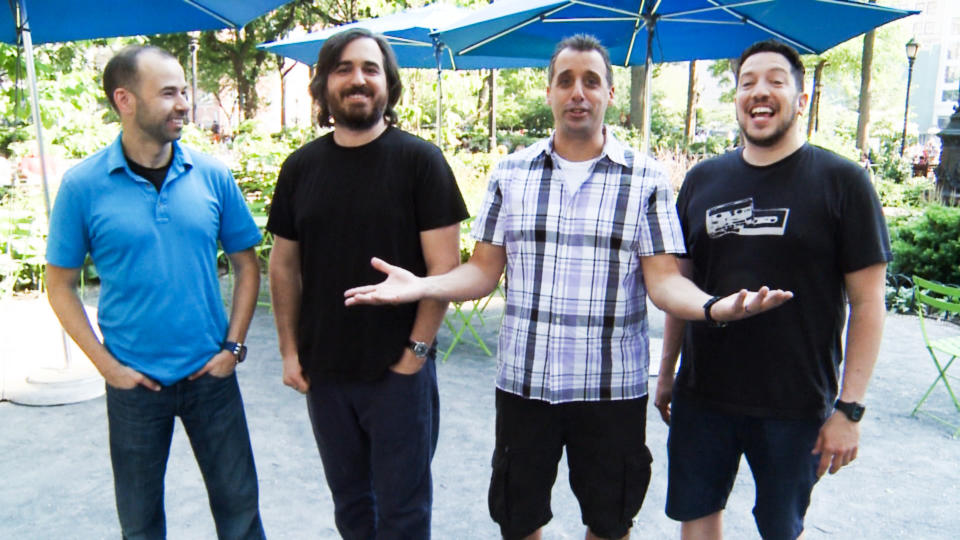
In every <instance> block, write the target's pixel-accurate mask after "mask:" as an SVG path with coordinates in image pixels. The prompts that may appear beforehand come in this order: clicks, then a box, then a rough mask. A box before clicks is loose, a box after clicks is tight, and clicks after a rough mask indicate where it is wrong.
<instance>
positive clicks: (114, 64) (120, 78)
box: [103, 45, 179, 112]
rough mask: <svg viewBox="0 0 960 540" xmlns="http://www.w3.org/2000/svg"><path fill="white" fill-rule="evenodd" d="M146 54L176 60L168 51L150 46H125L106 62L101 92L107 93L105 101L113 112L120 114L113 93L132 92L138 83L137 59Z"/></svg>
mask: <svg viewBox="0 0 960 540" xmlns="http://www.w3.org/2000/svg"><path fill="white" fill-rule="evenodd" d="M146 52H152V53H156V54H159V55H160V56H162V57H164V58H172V59H173V60H177V57H176V56H174V55H172V54H170V53H169V52H168V51H165V50H163V49H161V48H160V47H153V46H150V45H127V46H126V47H124V48H122V49H120V51H119V52H118V53H117V54H115V55H113V58H111V59H110V61H109V62H107V66H106V67H105V68H103V91H104V92H106V93H107V100H108V101H109V102H110V106H111V107H113V110H115V111H117V112H120V111H119V109H117V104H116V102H114V101H113V93H114V91H116V89H117V88H126V89H128V90H131V91H133V88H134V87H135V86H137V84H139V83H140V73H139V71H138V70H137V59H138V58H139V57H140V55H141V54H143V53H146ZM178 62H179V60H178Z"/></svg>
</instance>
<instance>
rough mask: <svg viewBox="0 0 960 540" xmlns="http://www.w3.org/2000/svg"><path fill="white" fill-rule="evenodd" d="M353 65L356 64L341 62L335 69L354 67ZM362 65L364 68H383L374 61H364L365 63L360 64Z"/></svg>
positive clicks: (348, 61) (350, 61)
mask: <svg viewBox="0 0 960 540" xmlns="http://www.w3.org/2000/svg"><path fill="white" fill-rule="evenodd" d="M353 64H354V62H353V61H352V60H340V61H339V62H337V64H336V65H335V66H334V67H335V68H338V67H341V66H352V65H353ZM360 65H362V66H363V67H370V66H374V67H378V68H380V67H382V66H381V65H380V64H379V63H377V62H374V61H373V60H364V61H363V62H361V63H360Z"/></svg>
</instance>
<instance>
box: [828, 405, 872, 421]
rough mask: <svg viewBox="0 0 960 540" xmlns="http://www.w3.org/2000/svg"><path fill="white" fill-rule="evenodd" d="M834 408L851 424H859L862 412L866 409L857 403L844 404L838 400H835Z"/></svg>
mask: <svg viewBox="0 0 960 540" xmlns="http://www.w3.org/2000/svg"><path fill="white" fill-rule="evenodd" d="M835 407H836V408H837V410H838V411H840V412H842V413H843V414H845V415H846V416H847V418H849V419H850V421H852V422H859V421H860V419H861V418H863V412H864V411H865V410H866V407H864V406H863V405H861V404H859V403H855V402H854V403H846V402H843V401H840V400H837V403H836V405H835Z"/></svg>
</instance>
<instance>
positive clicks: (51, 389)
mask: <svg viewBox="0 0 960 540" xmlns="http://www.w3.org/2000/svg"><path fill="white" fill-rule="evenodd" d="M17 3H18V5H19V7H20V16H21V21H22V23H23V27H22V33H21V36H22V37H23V50H24V55H25V56H26V61H27V78H28V79H29V84H30V99H31V101H32V105H33V106H32V107H31V109H32V110H31V113H32V117H33V125H34V126H35V127H36V130H37V154H38V157H39V158H40V172H41V176H42V180H43V206H44V211H45V212H46V216H47V223H49V222H50V186H49V177H48V175H47V159H46V153H45V151H44V148H43V124H41V123H40V99H39V97H38V96H37V72H36V69H35V66H34V63H33V39H32V37H31V35H30V22H29V21H30V19H29V18H28V17H27V7H26V2H25V0H17ZM60 340H61V342H62V344H63V358H64V363H63V367H61V368H55V369H49V368H47V369H43V368H41V370H39V371H40V373H36V372H35V373H34V374H31V375H29V376H27V377H26V380H25V383H26V386H27V388H26V389H25V390H24V391H23V392H13V393H12V395H10V396H8V395H7V394H8V392H7V391H6V390H7V389H6V388H3V390H4V398H6V399H10V401H13V402H16V403H22V404H25V405H60V404H65V403H76V402H78V401H86V400H88V399H93V398H95V397H98V396H100V395H102V394H103V392H104V387H103V378H101V377H100V376H99V374H97V373H96V371H93V372H92V373H90V372H89V370H88V371H86V372H84V373H80V372H76V373H74V371H75V370H73V369H72V368H74V367H75V366H73V365H72V364H73V363H72V362H71V351H70V340H69V338H68V337H67V333H66V332H65V331H64V330H63V327H62V326H61V327H60ZM31 390H32V391H31Z"/></svg>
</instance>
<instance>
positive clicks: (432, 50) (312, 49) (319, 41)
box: [258, 4, 549, 144]
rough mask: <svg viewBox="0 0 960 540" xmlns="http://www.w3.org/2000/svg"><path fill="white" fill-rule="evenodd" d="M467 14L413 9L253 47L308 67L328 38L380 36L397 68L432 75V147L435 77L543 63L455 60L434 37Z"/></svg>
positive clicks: (443, 8) (508, 58) (513, 58)
mask: <svg viewBox="0 0 960 540" xmlns="http://www.w3.org/2000/svg"><path fill="white" fill-rule="evenodd" d="M470 13H472V11H471V10H468V9H464V8H458V7H455V6H451V5H447V4H432V5H428V6H424V7H421V8H413V9H409V10H405V11H401V12H398V13H394V14H392V15H385V16H383V17H377V18H374V19H366V20H362V21H357V22H354V23H350V24H344V25H340V26H334V27H332V28H326V29H324V30H320V31H318V32H312V33H310V34H307V35H305V36H302V37H294V38H289V39H283V40H278V41H274V42H270V43H263V44H260V45H258V47H259V48H261V49H264V50H267V51H270V52H273V53H276V54H279V55H282V56H286V57H287V58H292V59H294V60H297V61H299V62H303V63H304V64H307V65H308V66H312V65H313V64H315V63H316V61H317V55H318V53H319V52H320V48H321V47H323V44H324V43H325V42H326V40H327V39H328V38H330V37H331V36H333V35H335V34H338V33H340V32H343V31H345V30H349V29H351V28H365V29H367V30H370V31H371V32H373V33H375V34H380V35H382V36H383V37H384V38H386V40H387V42H388V43H390V46H391V48H392V49H393V51H394V53H395V54H396V57H397V64H398V65H399V66H400V67H404V68H429V69H436V70H437V91H438V94H440V96H438V99H437V141H438V144H439V141H440V137H441V123H440V118H441V106H442V104H441V99H442V92H440V84H441V80H442V78H441V71H442V70H444V69H499V68H520V67H543V66H546V65H547V63H548V61H549V57H548V58H525V57H523V55H502V56H482V55H471V56H457V55H454V54H453V52H452V51H451V50H450V49H449V48H448V47H447V46H446V45H444V43H443V41H442V40H440V39H439V38H438V37H437V36H436V35H435V34H434V32H435V31H436V30H438V29H442V28H446V27H447V26H450V25H451V24H455V23H456V22H457V21H458V20H460V19H462V18H464V17H465V16H467V15H469V14H470Z"/></svg>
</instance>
